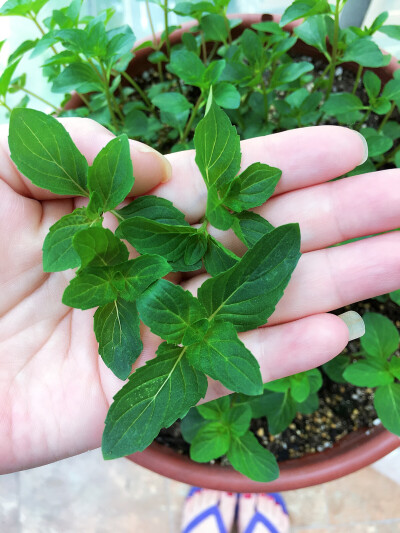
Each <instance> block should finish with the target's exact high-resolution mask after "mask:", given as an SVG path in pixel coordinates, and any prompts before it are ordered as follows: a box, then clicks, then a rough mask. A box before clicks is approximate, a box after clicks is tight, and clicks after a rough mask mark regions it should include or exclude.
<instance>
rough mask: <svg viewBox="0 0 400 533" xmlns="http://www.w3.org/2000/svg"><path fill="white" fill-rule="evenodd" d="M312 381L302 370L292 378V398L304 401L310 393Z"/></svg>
mask: <svg viewBox="0 0 400 533" xmlns="http://www.w3.org/2000/svg"><path fill="white" fill-rule="evenodd" d="M310 391H311V388H310V382H309V379H308V376H307V374H305V373H303V372H301V373H300V374H295V375H294V376H291V378H290V394H291V395H292V398H293V399H294V400H295V401H296V402H298V403H302V402H304V401H305V400H306V399H307V398H308V396H309V394H310Z"/></svg>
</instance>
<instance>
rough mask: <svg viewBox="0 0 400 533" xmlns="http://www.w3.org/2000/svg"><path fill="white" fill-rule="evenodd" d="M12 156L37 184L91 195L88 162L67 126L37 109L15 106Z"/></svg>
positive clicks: (19, 168) (11, 144)
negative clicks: (88, 187)
mask: <svg viewBox="0 0 400 533" xmlns="http://www.w3.org/2000/svg"><path fill="white" fill-rule="evenodd" d="M8 142H9V146H10V151H11V159H12V160H13V161H14V163H15V164H16V165H17V168H18V170H19V171H20V172H22V174H24V175H25V176H26V177H27V178H28V179H30V180H31V181H32V183H33V184H34V185H37V186H38V187H42V188H43V189H48V190H49V191H51V192H53V193H56V194H66V195H73V196H75V195H78V196H88V189H87V172H88V164H87V161H86V159H85V158H84V156H83V155H82V154H81V153H80V152H79V150H78V149H77V147H76V146H75V144H74V143H73V141H72V139H71V137H70V135H69V134H68V133H67V131H66V130H65V129H64V127H63V126H62V125H61V124H60V122H58V120H56V119H55V118H53V117H50V116H48V115H46V114H44V113H41V112H40V111H36V110H34V109H21V108H19V109H13V111H12V113H11V118H10V133H9V137H8Z"/></svg>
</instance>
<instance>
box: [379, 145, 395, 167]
mask: <svg viewBox="0 0 400 533" xmlns="http://www.w3.org/2000/svg"><path fill="white" fill-rule="evenodd" d="M399 150H400V144H398V145H397V146H396V148H393V150H392V151H391V152H389V153H388V154H387V156H386V157H385V158H384V159H383V161H381V162H380V163H378V164H377V165H376V169H377V170H379V169H380V168H381V167H383V165H386V163H389V161H391V160H392V159H393V158H394V156H395V155H396V154H397V152H398V151H399Z"/></svg>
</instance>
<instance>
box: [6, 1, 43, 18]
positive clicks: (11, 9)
mask: <svg viewBox="0 0 400 533" xmlns="http://www.w3.org/2000/svg"><path fill="white" fill-rule="evenodd" d="M48 1H49V0H7V2H5V3H4V4H3V5H2V6H1V8H0V15H7V16H8V15H20V16H22V17H24V16H26V15H27V14H28V13H29V12H30V11H33V12H34V13H35V15H37V14H38V13H39V11H40V10H41V9H42V7H43V6H44V5H45V4H47V2H48Z"/></svg>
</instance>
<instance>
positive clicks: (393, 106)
mask: <svg viewBox="0 0 400 533" xmlns="http://www.w3.org/2000/svg"><path fill="white" fill-rule="evenodd" d="M395 107H396V103H395V102H392V105H391V108H390V109H389V111H388V112H387V113H386V115H385V116H384V117H383V120H382V122H381V123H380V124H379V128H378V131H382V128H383V126H384V125H385V124H386V122H387V121H388V120H389V118H390V116H391V114H392V113H393V111H394V108H395Z"/></svg>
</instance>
